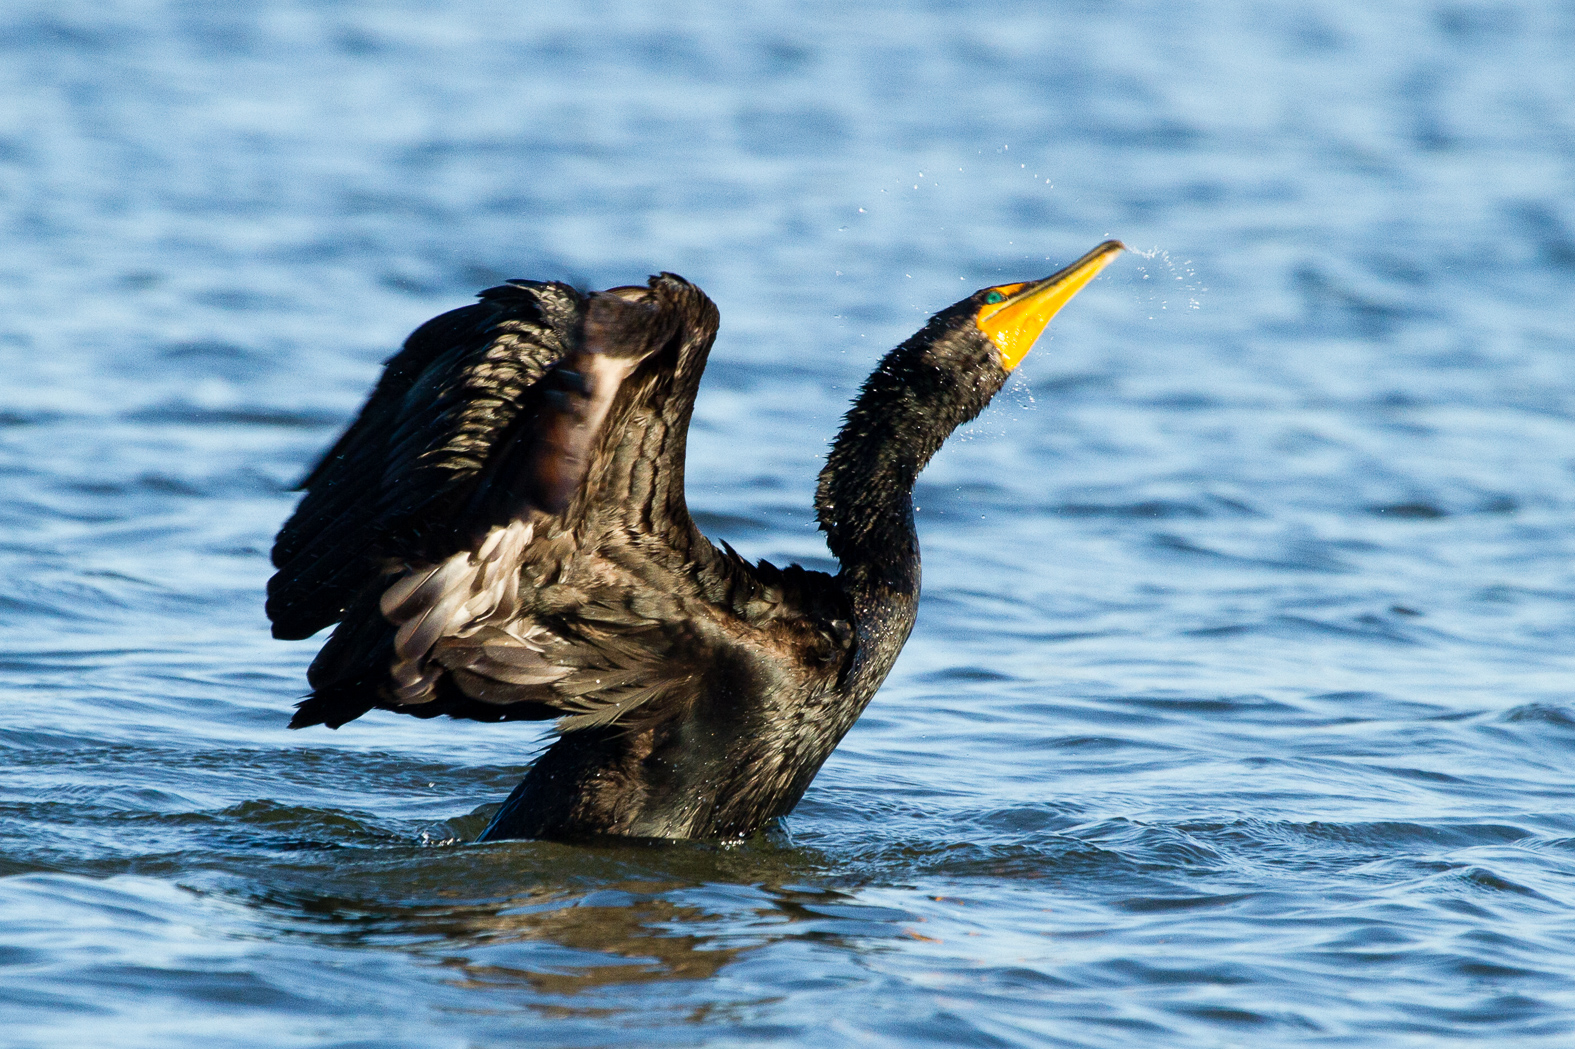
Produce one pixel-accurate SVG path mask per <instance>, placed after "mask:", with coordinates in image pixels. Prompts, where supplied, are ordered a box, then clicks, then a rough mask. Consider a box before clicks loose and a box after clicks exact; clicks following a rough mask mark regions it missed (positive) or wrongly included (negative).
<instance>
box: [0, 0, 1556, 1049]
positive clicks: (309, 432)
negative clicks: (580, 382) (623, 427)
mask: <svg viewBox="0 0 1575 1049" xmlns="http://www.w3.org/2000/svg"><path fill="white" fill-rule="evenodd" d="M675 8H678V9H681V10H676V11H675V10H674V9H675ZM1571 54H1575V8H1572V7H1571V6H1570V5H1569V4H1565V3H1553V2H1547V0H1519V2H1517V0H1506V2H1494V3H1488V2H1470V0H1462V2H1435V0H1426V2H1400V3H1391V4H1382V5H1374V4H1368V3H1358V2H1356V0H1325V2H1311V3H1298V4H1269V3H1260V4H1233V3H1225V2H1201V3H1177V4H1139V3H1135V2H1128V3H1120V2H1109V3H1096V2H1064V3H1032V4H1030V3H1021V4H1013V3H1004V4H968V3H958V2H948V3H944V4H941V3H935V4H920V3H913V4H908V5H891V4H862V3H849V2H842V3H836V4H801V5H786V4H783V5H778V6H772V5H733V4H709V5H693V6H689V5H667V4H640V3H608V4H585V5H577V4H541V3H523V2H521V3H502V2H496V0H493V2H486V0H481V2H475V3H467V4H449V5H437V4H427V5H424V4H414V3H405V4H397V3H394V4H390V3H370V2H360V3H356V2H343V3H327V2H325V3H319V4H288V3H264V4H255V5H239V4H236V5H230V4H204V3H186V4H177V3H152V2H149V3H140V4H131V3H121V4H116V3H93V4H88V3H74V2H65V0H49V2H47V3H45V2H35V0H15V2H13V3H10V4H8V5H6V6H5V8H4V9H3V12H0V84H3V88H0V91H3V99H4V104H3V105H0V221H3V235H0V244H3V249H0V360H3V363H4V372H3V375H4V384H3V386H0V422H3V424H4V425H3V426H0V515H3V521H4V530H3V533H0V574H3V576H4V579H5V581H6V585H5V586H4V588H3V591H0V640H3V645H0V659H3V662H4V674H3V677H0V681H3V688H4V701H3V704H0V746H3V747H4V761H5V764H6V772H5V776H4V779H3V794H0V799H3V800H0V805H3V808H0V813H3V816H0V835H3V838H0V874H3V877H0V1016H3V1017H4V1021H3V1034H0V1042H4V1043H5V1044H7V1045H16V1046H81V1045H116V1046H156V1047H166V1046H173V1045H183V1046H184V1045H193V1046H196V1045H201V1046H232V1045H235V1046H239V1045H247V1046H251V1045H281V1046H296V1045H300V1046H305V1045H314V1046H315V1045H379V1046H391V1045H410V1046H422V1047H428V1046H456V1047H457V1046H492V1045H498V1046H502V1045H522V1044H527V1045H563V1046H615V1045H616V1046H626V1045H700V1044H706V1045H757V1044H781V1045H794V1046H854V1045H858V1046H865V1045H884V1046H910V1045H922V1044H944V1045H980V1046H1109V1047H1129V1046H1139V1045H1141V1046H1167V1047H1169V1046H1179V1047H1194V1046H1196V1047H1214V1046H1253V1047H1257V1046H1266V1045H1328V1046H1342V1047H1344V1046H1380V1045H1381V1046H1390V1045H1393V1046H1435V1045H1457V1044H1458V1045H1515V1046H1538V1047H1540V1046H1547V1047H1554V1046H1567V1045H1571V1044H1575V805H1572V802H1575V782H1572V779H1575V777H1572V774H1571V773H1572V768H1575V696H1572V678H1571V671H1572V669H1575V655H1572V651H1575V530H1572V527H1571V525H1572V517H1575V337H1572V331H1575V323H1572V321H1575V309H1572V307H1575V292H1572V285H1575V61H1572V60H1571V58H1570V55H1571ZM1106 236H1119V237H1121V238H1123V239H1125V240H1126V242H1127V243H1128V244H1129V245H1131V246H1133V247H1134V248H1135V249H1138V250H1139V251H1140V252H1141V254H1134V255H1131V256H1127V257H1126V258H1124V259H1122V260H1121V261H1120V262H1119V263H1118V264H1117V265H1115V266H1112V267H1111V268H1110V269H1109V270H1108V271H1107V275H1106V276H1105V277H1103V278H1101V280H1100V281H1098V282H1097V283H1096V284H1094V285H1093V286H1092V287H1091V288H1090V289H1089V290H1088V291H1086V292H1085V293H1084V294H1083V296H1082V297H1081V298H1080V299H1079V300H1078V301H1077V302H1076V303H1075V304H1074V305H1073V307H1072V308H1071V309H1069V310H1068V312H1067V313H1066V314H1065V315H1064V316H1063V317H1062V318H1060V319H1058V320H1057V322H1056V324H1055V326H1054V331H1053V338H1050V339H1047V340H1044V341H1043V342H1042V343H1041V345H1040V347H1039V348H1038V350H1036V352H1035V353H1034V354H1033V355H1032V356H1031V357H1030V358H1029V359H1028V362H1027V364H1026V365H1025V366H1024V367H1023V369H1022V371H1021V373H1020V374H1021V375H1022V376H1023V378H1022V380H1021V382H1020V383H1019V384H1018V385H1016V386H1015V387H1013V388H1011V389H1009V390H1008V391H1007V392H1006V393H1005V394H1003V396H1002V397H1001V398H1000V401H999V402H998V404H997V405H996V406H995V407H993V408H992V409H991V411H990V412H989V413H987V414H986V415H985V416H984V417H983V418H982V419H981V420H980V421H979V422H978V423H977V424H976V425H974V426H973V427H972V428H971V429H970V430H968V431H967V432H966V433H964V434H961V435H959V437H958V438H956V439H954V441H953V442H952V444H950V445H949V446H948V447H947V449H946V450H945V451H944V452H943V453H942V455H941V456H940V457H939V459H938V460H937V461H936V462H935V464H934V465H933V466H932V467H931V469H930V470H929V472H928V473H927V474H926V475H925V477H924V479H923V482H922V485H921V490H920V493H919V503H920V506H921V509H920V518H921V532H922V535H923V542H924V550H925V556H926V566H925V583H926V589H925V594H924V605H923V609H922V612H921V615H920V621H919V627H918V630H917V632H916V634H915V636H914V638H913V641H912V642H911V644H910V646H909V648H908V650H907V652H906V653H905V654H904V656H903V658H902V660H901V661H900V662H899V664H898V666H897V669H896V671H895V672H894V674H893V676H892V678H891V680H890V682H889V683H888V685H887V687H886V688H885V690H884V691H883V692H882V693H881V695H880V696H879V697H878V698H877V700H876V701H875V703H874V705H873V706H872V707H871V709H870V711H869V713H868V715H867V716H866V717H865V718H864V719H863V720H862V721H861V722H860V723H859V725H858V726H857V727H856V728H855V729H854V731H853V733H852V734H851V735H850V736H849V738H848V739H847V741H846V743H845V744H844V745H843V746H842V747H841V749H839V750H838V751H837V753H836V754H835V755H834V756H833V758H832V760H831V761H830V763H829V764H828V765H827V766H826V768H825V770H824V771H823V772H822V773H821V775H820V778H819V779H818V780H817V781H816V782H815V785H814V787H813V788H812V789H811V791H810V793H809V795H808V797H807V798H806V799H805V801H804V803H803V804H802V805H801V806H800V808H799V809H798V811H797V812H795V813H794V814H793V816H792V817H791V818H790V819H789V820H788V821H787V823H786V827H785V831H784V833H783V834H781V835H778V836H776V837H774V838H771V839H769V840H762V841H757V842H753V843H750V844H748V845H747V846H744V847H740V848H734V849H716V848H710V847H702V846H673V847H668V848H641V847H630V848H569V847H564V846H559V845H543V844H530V843H513V844H504V845H497V846H488V847H484V848H482V847H472V846H468V845H465V844H463V842H465V841H466V840H467V839H469V838H470V837H472V836H474V834H475V833H476V832H477V831H479V829H480V828H481V826H482V824H483V822H484V820H485V818H486V815H487V813H488V812H489V811H490V806H493V805H495V804H496V803H497V802H498V801H500V800H501V799H502V797H503V796H504V794H505V793H506V792H507V791H508V790H509V789H510V788H511V787H512V786H513V784H514V783H515V782H516V781H517V780H518V778H519V776H520V772H521V769H522V768H523V767H524V766H525V765H526V764H527V763H528V762H529V760H530V759H531V757H532V755H533V754H534V753H535V752H536V750H537V748H538V746H539V744H540V740H541V738H542V737H541V732H540V730H539V729H537V728H536V727H534V726H525V725H515V726H483V725H470V724H460V723H428V722H420V721H416V720H414V719H408V718H406V719H402V718H397V717H395V716H393V715H383V714H373V715H370V716H368V717H366V718H363V719H362V720H360V721H358V722H356V723H354V724H353V725H350V726H348V727H347V728H345V729H343V730H341V731H339V732H337V733H334V732H328V731H325V730H321V729H318V730H313V731H307V732H299V733H290V732H286V731H285V729H284V722H285V720H286V717H287V715H288V712H289V709H290V706H291V704H292V702H293V701H294V700H295V699H296V698H298V696H299V695H300V693H301V692H302V690H303V671H304V668H305V665H306V663H307V661H308V660H309V658H310V656H311V654H312V652H313V650H314V647H315V646H314V645H313V644H312V643H300V644H284V643H280V642H274V641H271V640H269V638H268V635H267V628H266V624H265V622H264V619H263V616H262V610H261V608H262V586H263V582H264V579H265V578H266V576H267V574H268V566H267V562H266V555H265V552H266V549H267V546H268V544H269V541H270V538H271V535H272V533H273V531H274V530H275V528H276V527H277V526H278V523H279V522H280V521H281V520H282V518H283V517H284V516H285V514H286V513H287V512H288V511H289V509H290V506H291V505H292V500H293V496H292V494H291V493H290V492H289V491H288V487H289V485H290V484H291V483H292V482H293V481H294V479H295V478H296V477H297V476H298V475H299V474H300V472H301V470H302V468H303V466H304V465H305V464H307V463H308V462H309V461H310V460H311V459H312V457H313V456H314V455H316V454H317V453H318V452H319V450H320V449H322V448H323V447H324V445H325V444H326V443H327V442H328V441H329V440H330V438H331V437H332V436H333V435H334V433H335V431H336V428H337V427H339V426H341V425H342V424H343V423H344V422H345V421H346V419H347V418H348V417H349V415H350V413H351V412H353V411H354V409H355V408H356V407H357V405H358V403H359V401H360V399H361V397H362V395H363V393H364V391H365V390H366V388H367V387H368V385H369V383H370V382H371V381H372V379H373V378H374V376H375V375H376V373H377V366H378V362H379V361H380V360H381V359H382V358H383V357H385V356H386V355H387V354H388V353H389V352H390V351H391V350H392V348H393V347H395V346H396V345H397V343H398V341H399V340H400V339H401V338H402V337H403V336H404V334H405V333H406V332H408V331H409V330H410V329H411V328H412V327H413V326H415V325H416V324H417V323H419V322H420V321H421V320H423V319H425V318H426V317H428V316H431V315H432V314H434V313H437V312H439V311H441V310H444V309H448V308H451V307H453V306H456V305H459V304H461V303H463V302H465V301H467V299H468V297H469V296H470V295H471V294H472V293H473V292H475V291H476V290H478V289H480V288H482V287H485V286H487V285H489V284H491V283H494V282H496V281H498V280H499V279H501V278H504V277H508V276H527V277H563V278H568V279H571V280H576V281H580V282H583V283H584V284H587V285H591V286H602V287H604V286H608V285H612V284H619V283H627V282H630V281H637V280H639V279H641V278H642V277H643V276H644V275H645V274H646V273H648V272H651V271H653V270H656V269H659V268H665V269H671V270H675V271H677V272H679V273H682V274H684V275H685V276H687V277H689V278H691V279H693V280H695V281H696V282H698V283H699V284H701V285H702V286H703V287H705V288H706V289H707V290H708V291H709V292H710V293H711V295H712V296H713V297H714V298H715V299H716V300H717V302H718V303H719V304H720V306H721V308H722V312H723V318H724V325H723V334H722V337H721V340H720V342H719V345H718V349H717V352H716V353H715V355H714V357H713V364H712V367H711V371H710V374H709V376H708V378H707V383H706V386H705V389H704V392H703V393H702V396H701V399H700V404H699V407H698V411H697V417H696V423H695V430H694V434H693V445H692V458H691V464H692V465H691V485H690V499H691V502H692V504H693V505H694V506H695V507H696V509H697V510H698V511H700V512H701V515H702V516H701V519H702V521H703V523H704V526H705V527H706V528H707V529H708V530H709V531H710V532H711V533H712V534H713V535H716V536H718V537H725V538H727V539H728V540H730V541H731V542H733V543H734V544H735V545H737V546H738V547H739V548H740V549H741V550H743V551H744V552H745V553H746V554H749V555H751V556H767V557H771V558H773V559H780V560H789V559H803V560H807V561H808V562H810V563H814V564H817V565H818V564H822V562H821V561H820V560H819V559H821V558H823V557H824V556H825V555H824V547H823V546H822V545H821V543H820V540H819V538H818V536H817V534H816V533H815V531H814V530H813V527H812V522H811V517H810V514H809V510H808V507H809V503H810V497H811V492H812V484H813V478H814V473H815V471H816V469H817V464H818V458H819V456H820V455H821V454H822V453H823V451H824V447H825V444H824V442H825V439H826V438H827V437H828V436H829V435H830V433H831V432H832V431H833V428H834V426H835V423H836V419H837V417H838V415H839V413H840V411H841V410H842V407H843V405H844V404H845V401H846V398H847V396H848V394H849V392H850V390H851V389H852V388H853V387H854V386H855V385H856V383H857V382H858V380H859V379H860V378H861V377H862V376H863V374H864V373H865V372H866V371H867V370H868V369H869V368H870V366H871V365H872V363H873V361H874V360H875V359H876V356H877V354H878V353H879V352H881V351H882V350H884V349H885V348H887V347H889V346H891V345H893V344H894V343H895V342H897V341H898V340H900V339H901V338H902V337H904V336H905V335H906V334H908V333H909V332H911V331H912V330H914V329H915V328H917V327H918V325H919V324H920V323H921V322H922V319H923V317H924V316H925V315H926V314H927V313H928V312H929V311H932V310H934V309H936V308H939V307H941V306H943V305H945V304H947V303H949V302H951V301H953V300H954V299H957V298H959V297H961V296H962V295H963V294H965V293H967V292H969V291H971V290H973V289H974V288H976V287H979V286H982V285H984V284H987V283H993V282H998V281H1003V280H1019V279H1024V278H1028V277H1035V276H1040V275H1043V274H1044V273H1047V272H1049V271H1050V270H1051V269H1053V268H1055V267H1056V266H1059V265H1060V264H1061V263H1063V262H1065V261H1067V260H1069V259H1071V258H1073V257H1075V256H1076V255H1078V254H1080V253H1082V252H1083V251H1084V250H1086V249H1087V248H1089V247H1091V246H1092V245H1093V244H1095V243H1096V242H1097V241H1099V240H1100V239H1101V238H1103V237H1106Z"/></svg>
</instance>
